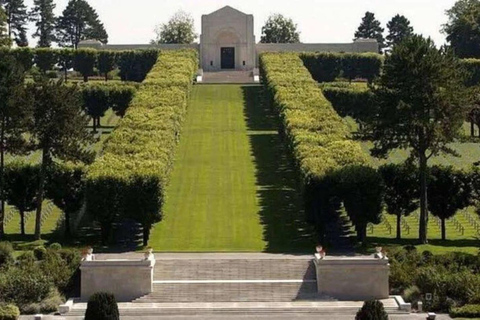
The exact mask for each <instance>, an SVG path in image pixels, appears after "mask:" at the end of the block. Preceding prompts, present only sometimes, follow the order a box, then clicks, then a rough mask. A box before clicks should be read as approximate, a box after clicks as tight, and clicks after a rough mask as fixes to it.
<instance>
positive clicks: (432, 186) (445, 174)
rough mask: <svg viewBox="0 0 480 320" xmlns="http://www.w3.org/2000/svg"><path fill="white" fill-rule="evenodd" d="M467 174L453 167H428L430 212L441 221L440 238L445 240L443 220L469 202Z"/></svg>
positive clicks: (466, 205)
mask: <svg viewBox="0 0 480 320" xmlns="http://www.w3.org/2000/svg"><path fill="white" fill-rule="evenodd" d="M469 185H470V184H469V182H468V178H467V175H466V174H465V173H464V172H462V171H458V170H455V169H453V167H439V166H434V167H432V168H431V169H430V175H429V181H428V191H429V202H428V208H429V209H430V212H431V213H432V214H433V215H434V216H436V217H438V218H440V220H441V221H442V240H446V238H447V235H446V233H447V232H446V226H445V221H446V220H447V219H450V218H451V217H453V216H454V215H455V214H456V213H457V211H458V210H461V209H464V208H466V207H468V206H469V203H470V187H469Z"/></svg>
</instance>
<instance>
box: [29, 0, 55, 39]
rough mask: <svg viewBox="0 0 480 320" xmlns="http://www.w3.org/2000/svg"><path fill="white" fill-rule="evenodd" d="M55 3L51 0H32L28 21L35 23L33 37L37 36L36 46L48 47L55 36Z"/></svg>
mask: <svg viewBox="0 0 480 320" xmlns="http://www.w3.org/2000/svg"><path fill="white" fill-rule="evenodd" d="M55 7H56V5H55V3H54V2H53V0H34V1H33V8H32V11H30V21H32V22H34V23H35V27H36V28H37V29H36V30H35V33H34V34H33V35H32V37H33V38H38V44H37V47H40V48H50V47H51V46H52V42H54V41H56V38H55V24H56V18H55V14H54V13H53V10H54V9H55Z"/></svg>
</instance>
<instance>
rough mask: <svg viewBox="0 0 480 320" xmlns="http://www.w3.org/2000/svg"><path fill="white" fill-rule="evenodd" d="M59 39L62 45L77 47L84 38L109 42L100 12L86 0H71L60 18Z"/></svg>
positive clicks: (58, 26) (58, 25)
mask: <svg viewBox="0 0 480 320" xmlns="http://www.w3.org/2000/svg"><path fill="white" fill-rule="evenodd" d="M57 40H58V43H59V45H60V46H62V47H72V48H75V49H76V48H77V47H78V43H79V42H80V41H82V40H98V41H100V42H101V43H104V44H105V43H107V42H108V34H107V31H105V28H104V26H103V23H102V22H101V21H100V19H99V18H98V14H97V12H96V11H95V9H93V8H92V7H91V6H90V5H89V4H88V2H87V1H85V0H70V1H69V2H68V5H67V7H66V8H65V10H64V11H63V14H62V16H61V17H60V18H59V19H58V24H57Z"/></svg>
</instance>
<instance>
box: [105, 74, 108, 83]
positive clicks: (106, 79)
mask: <svg viewBox="0 0 480 320" xmlns="http://www.w3.org/2000/svg"><path fill="white" fill-rule="evenodd" d="M105 82H108V72H105Z"/></svg>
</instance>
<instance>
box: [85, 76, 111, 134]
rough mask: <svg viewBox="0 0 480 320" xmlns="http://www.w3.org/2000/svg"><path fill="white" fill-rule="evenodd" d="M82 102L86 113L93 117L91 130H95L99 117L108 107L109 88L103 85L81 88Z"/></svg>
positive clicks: (103, 114) (98, 123) (98, 124)
mask: <svg viewBox="0 0 480 320" xmlns="http://www.w3.org/2000/svg"><path fill="white" fill-rule="evenodd" d="M82 96H83V103H84V106H85V110H86V113H87V114H88V115H89V116H91V117H92V118H93V131H94V132H97V126H100V118H102V117H103V116H105V112H106V111H107V110H108V109H109V107H110V106H109V101H108V99H109V90H108V87H103V86H86V87H84V88H82Z"/></svg>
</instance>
